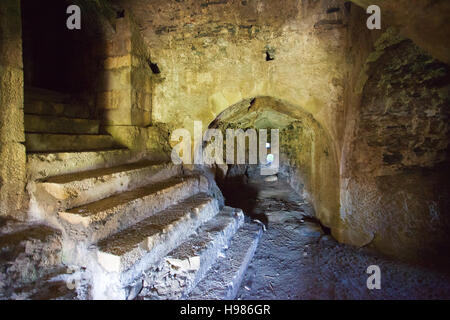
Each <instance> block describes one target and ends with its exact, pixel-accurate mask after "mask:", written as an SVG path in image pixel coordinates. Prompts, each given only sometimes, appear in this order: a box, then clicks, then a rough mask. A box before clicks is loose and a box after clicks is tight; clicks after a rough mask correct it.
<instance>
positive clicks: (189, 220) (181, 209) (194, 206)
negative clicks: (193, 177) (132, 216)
mask: <svg viewBox="0 0 450 320" xmlns="http://www.w3.org/2000/svg"><path fill="white" fill-rule="evenodd" d="M218 211H219V210H218V206H217V201H216V200H215V199H213V198H211V197H210V196H208V195H206V194H204V193H199V194H196V195H194V196H192V197H189V198H187V199H185V200H184V201H181V202H180V203H178V204H175V205H172V206H170V207H168V208H166V209H165V210H163V211H160V212H159V213H157V214H155V215H153V216H150V217H148V218H146V219H144V220H143V221H141V222H139V223H137V224H136V225H133V226H131V227H130V228H128V229H126V230H123V231H121V232H119V233H117V234H114V235H112V236H110V237H108V238H107V239H104V240H102V241H100V242H99V243H98V248H99V252H98V261H99V263H100V265H102V267H103V268H104V269H105V270H106V271H108V272H123V271H126V270H127V269H129V268H130V267H131V266H132V265H133V264H135V262H136V261H137V260H139V259H140V258H141V257H143V256H144V255H147V254H148V253H151V254H152V255H153V256H154V257H153V258H152V259H151V260H154V262H157V261H159V260H161V259H162V258H163V257H164V255H165V254H167V253H168V252H170V250H172V249H173V248H174V247H176V245H175V243H176V242H178V244H179V243H181V242H182V241H180V238H183V240H184V239H186V238H187V237H188V236H189V234H191V233H192V232H195V230H196V229H197V228H198V227H199V226H200V225H201V224H202V223H204V222H205V221H207V220H209V219H210V218H212V217H213V216H215V215H216V214H217V213H218ZM178 244H177V245H178ZM163 252H164V253H163ZM147 259H148V257H147Z"/></svg>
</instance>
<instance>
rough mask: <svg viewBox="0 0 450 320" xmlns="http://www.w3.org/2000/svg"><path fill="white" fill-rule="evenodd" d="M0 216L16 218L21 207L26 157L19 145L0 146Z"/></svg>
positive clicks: (21, 146) (23, 149) (23, 147)
mask: <svg viewBox="0 0 450 320" xmlns="http://www.w3.org/2000/svg"><path fill="white" fill-rule="evenodd" d="M0 159H2V161H1V162H0V215H2V216H6V215H9V216H16V215H17V214H18V211H19V210H20V209H21V208H22V206H23V202H24V201H23V200H24V190H25V179H26V155H25V146H24V145H22V144H20V143H2V144H0Z"/></svg>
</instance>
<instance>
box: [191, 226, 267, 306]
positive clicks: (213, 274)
mask: <svg viewBox="0 0 450 320" xmlns="http://www.w3.org/2000/svg"><path fill="white" fill-rule="evenodd" d="M262 232H263V231H262V228H261V226H260V225H259V224H254V223H246V224H244V226H243V227H242V228H240V229H239V231H238V232H237V233H236V234H235V235H234V237H233V239H232V240H231V242H230V245H229V249H228V250H227V251H226V252H225V257H223V258H219V259H218V261H217V262H216V263H215V264H214V265H213V266H212V267H211V269H210V270H209V272H208V273H207V274H206V276H205V277H204V278H203V279H202V280H201V281H200V282H199V283H198V284H197V286H196V287H195V288H194V289H193V290H192V291H191V293H190V294H189V295H188V297H187V299H189V300H233V299H235V298H236V295H237V292H238V290H239V287H240V285H241V282H242V279H243V277H244V273H245V271H246V270H247V267H248V265H249V263H250V261H251V259H252V258H253V255H254V254H255V251H256V247H257V246H258V242H259V239H260V238H261V235H262Z"/></svg>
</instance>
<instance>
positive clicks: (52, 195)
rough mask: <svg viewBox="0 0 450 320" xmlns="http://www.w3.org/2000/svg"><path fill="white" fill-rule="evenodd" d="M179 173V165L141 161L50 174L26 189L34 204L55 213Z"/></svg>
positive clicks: (180, 170) (180, 172) (180, 171)
mask: <svg viewBox="0 0 450 320" xmlns="http://www.w3.org/2000/svg"><path fill="white" fill-rule="evenodd" d="M181 174H182V168H181V166H180V165H174V164H172V163H171V162H155V161H150V160H142V161H139V162H135V163H130V164H124V165H120V166H116V167H110V168H101V169H95V170H89V171H83V172H78V173H71V174H65V175H60V176H54V177H50V178H47V179H44V180H40V181H37V182H36V185H35V188H34V190H32V191H31V190H30V191H31V193H32V195H33V197H34V199H35V200H36V201H37V203H38V204H45V206H46V208H45V210H47V211H49V212H56V211H61V210H66V209H69V208H74V207H79V206H82V205H85V204H88V203H91V202H94V201H98V200H100V199H103V198H107V197H110V196H112V195H114V194H117V193H120V192H124V191H127V190H131V189H136V188H139V187H143V186H145V185H148V184H150V183H154V182H158V181H162V180H166V179H169V178H172V177H174V176H179V175H181Z"/></svg>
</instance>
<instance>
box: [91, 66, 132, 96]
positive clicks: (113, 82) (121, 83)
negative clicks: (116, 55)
mask: <svg viewBox="0 0 450 320" xmlns="http://www.w3.org/2000/svg"><path fill="white" fill-rule="evenodd" d="M130 87H131V73H130V69H129V68H126V67H125V68H120V69H111V70H105V71H104V72H103V73H102V74H101V76H100V83H99V84H98V88H99V90H100V91H111V90H124V89H129V88H130Z"/></svg>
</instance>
